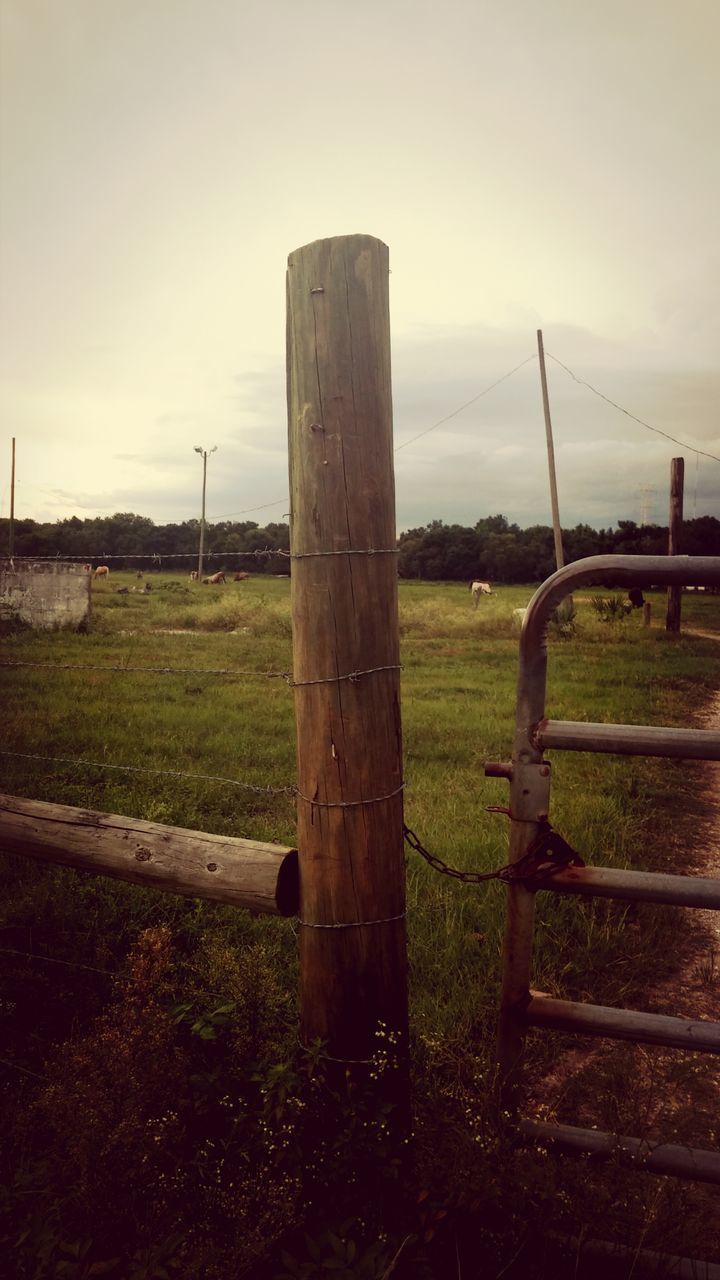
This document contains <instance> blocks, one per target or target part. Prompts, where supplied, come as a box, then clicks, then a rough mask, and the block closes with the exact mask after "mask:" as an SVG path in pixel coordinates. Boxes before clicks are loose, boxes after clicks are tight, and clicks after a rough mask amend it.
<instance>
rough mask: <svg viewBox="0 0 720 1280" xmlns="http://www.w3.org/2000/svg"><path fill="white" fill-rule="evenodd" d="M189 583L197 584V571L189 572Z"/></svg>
mask: <svg viewBox="0 0 720 1280" xmlns="http://www.w3.org/2000/svg"><path fill="white" fill-rule="evenodd" d="M190 581H191V582H197V569H191V570H190Z"/></svg>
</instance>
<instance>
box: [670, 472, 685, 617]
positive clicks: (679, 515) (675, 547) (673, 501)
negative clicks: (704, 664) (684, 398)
mask: <svg viewBox="0 0 720 1280" xmlns="http://www.w3.org/2000/svg"><path fill="white" fill-rule="evenodd" d="M684 481H685V459H684V458H673V459H672V462H671V463H670V518H669V520H668V555H669V556H676V555H678V554H679V551H680V538H681V535H682V519H683V486H684ZM681 599H682V587H668V593H667V616H666V619H665V630H666V631H679V630H680V613H681Z"/></svg>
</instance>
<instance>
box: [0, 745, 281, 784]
mask: <svg viewBox="0 0 720 1280" xmlns="http://www.w3.org/2000/svg"><path fill="white" fill-rule="evenodd" d="M0 756H8V757H12V758H14V759H18V760H42V761H45V762H46V763H49V764H70V765H73V766H74V767H76V768H83V769H112V770H115V771H117V772H120V773H147V774H154V775H159V776H161V777H164V778H186V779H189V780H190V781H192V782H220V783H223V784H224V785H225V786H228V787H238V788H240V789H242V790H243V791H253V792H256V793H258V794H259V795H277V796H280V795H288V796H294V795H296V794H297V788H296V787H295V785H294V784H288V785H287V786H283V787H271V786H258V785H257V784H256V783H252V782H240V781H239V779H237V778H224V777H222V776H221V775H219V774H214V773H186V772H185V771H184V770H182V769H153V768H151V767H150V766H149V765H141V764H108V763H107V762H106V761H104V760H83V759H79V758H78V757H77V756H46V755H41V754H40V753H39V752H35V751H8V750H6V749H4V748H0Z"/></svg>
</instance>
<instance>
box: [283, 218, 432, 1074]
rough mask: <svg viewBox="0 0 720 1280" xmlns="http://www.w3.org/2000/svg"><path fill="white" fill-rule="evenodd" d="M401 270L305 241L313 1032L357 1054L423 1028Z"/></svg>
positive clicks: (351, 248) (291, 342) (297, 430)
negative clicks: (401, 453)
mask: <svg viewBox="0 0 720 1280" xmlns="http://www.w3.org/2000/svg"><path fill="white" fill-rule="evenodd" d="M388 274H389V269H388V250H387V246H386V245H384V244H382V242H381V241H379V240H375V239H373V238H372V237H371V236H364V235H354V236H338V237H336V238H333V239H329V240H318V241H315V242H314V243H313V244H309V245H305V246H304V247H303V248H301V249H298V250H296V251H295V252H294V253H292V254H291V255H290V257H289V259H288V275H287V295H288V308H287V366H288V427H289V446H290V507H291V520H290V549H291V556H292V560H291V566H292V575H291V577H292V582H291V598H292V618H293V649H294V679H295V707H296V722H297V757H298V848H299V861H300V928H299V935H300V1001H301V1035H302V1039H303V1042H304V1043H306V1044H309V1043H310V1042H311V1041H313V1040H314V1039H316V1038H317V1037H320V1038H321V1039H322V1040H325V1041H326V1042H327V1052H328V1054H330V1055H331V1056H332V1057H334V1058H337V1059H339V1060H341V1061H342V1062H348V1061H354V1060H360V1061H364V1060H368V1059H370V1058H372V1056H373V1054H374V1053H376V1052H377V1050H378V1049H379V1048H381V1047H386V1046H387V1045H388V1041H387V1038H386V1036H387V1034H388V1033H389V1034H390V1035H391V1036H392V1037H395V1038H397V1041H398V1046H399V1056H400V1057H401V1058H402V1057H403V1056H404V1054H405V1047H406V1042H407V976H406V934H405V859H404V848H403V797H402V740H401V728H400V698H399V640H398V624H397V576H398V571H397V554H396V551H395V547H396V533H395V486H394V475H393V449H392V401H391V384H390V322H389V306H388ZM378 1033H379V1034H378Z"/></svg>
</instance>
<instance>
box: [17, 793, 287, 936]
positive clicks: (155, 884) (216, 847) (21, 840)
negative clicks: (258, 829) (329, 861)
mask: <svg viewBox="0 0 720 1280" xmlns="http://www.w3.org/2000/svg"><path fill="white" fill-rule="evenodd" d="M0 849H1V850H2V851H3V853H16V854H24V855H26V856H28V857H31V858H39V859H40V860H41V861H43V862H54V863H57V864H59V865H61V866H66V867H75V868H76V869H78V870H81V871H92V872H93V873H95V874H100V875H106V876H112V877H114V878H115V879H117V880H129V881H130V883H131V884H139V885H143V886H144V887H145V888H147V889H163V890H165V892H168V893H179V894H182V895H183V896H184V897H186V898H208V899H210V900H211V901H213V902H227V903H230V904H231V905H232V906H234V907H245V908H246V909H248V910H250V911H259V912H263V913H265V914H271V915H281V916H293V915H297V910H298V899H299V890H298V858H297V849H290V848H286V847H285V846H284V845H278V844H263V843H262V842H261V841H259V840H241V839H239V838H238V837H237V836H219V835H211V834H209V833H208V832H206V831H187V830H185V829H184V828H183V827H166V826H163V825H162V824H161V823H159V822H141V821H140V820H139V819H137V818H127V817H121V816H119V815H118V814H115V813H99V812H97V811H96V810H95V809H75V808H72V807H70V806H68V805H62V804H46V803H45V802H43V801H40V800H26V799H24V798H23V797H21V796H9V795H0Z"/></svg>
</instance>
